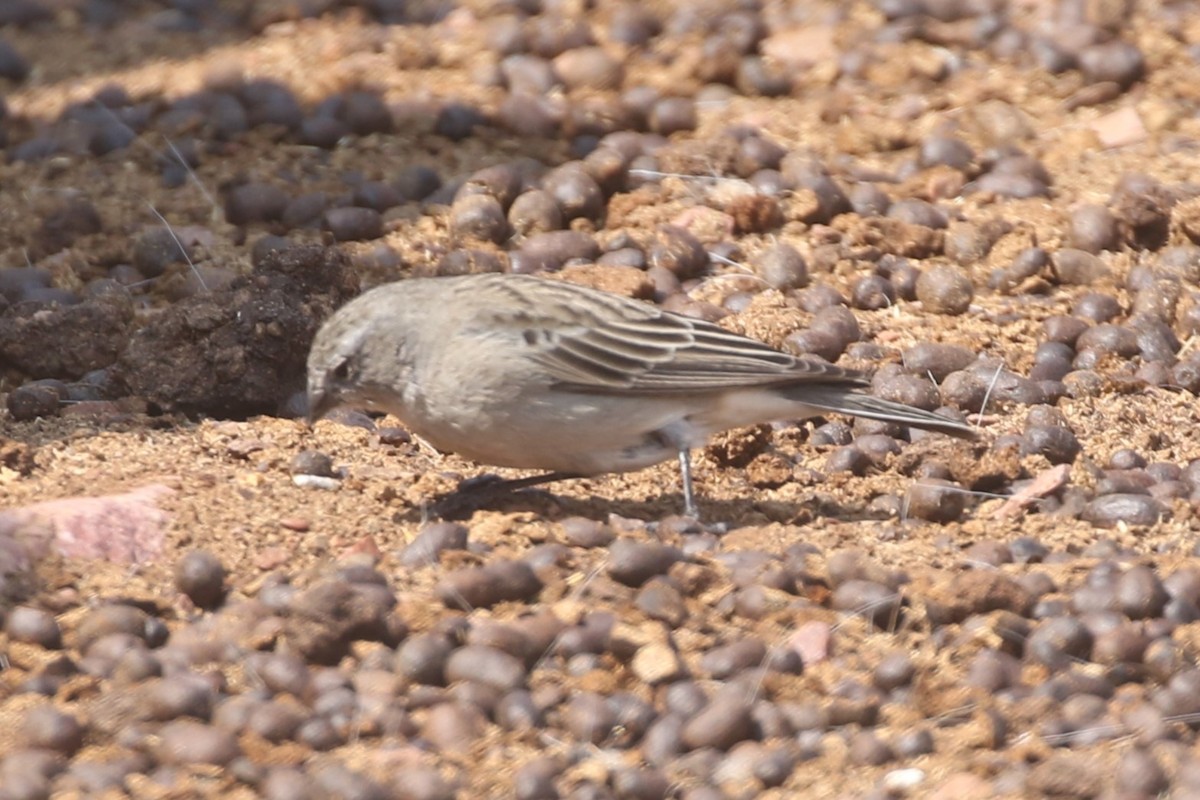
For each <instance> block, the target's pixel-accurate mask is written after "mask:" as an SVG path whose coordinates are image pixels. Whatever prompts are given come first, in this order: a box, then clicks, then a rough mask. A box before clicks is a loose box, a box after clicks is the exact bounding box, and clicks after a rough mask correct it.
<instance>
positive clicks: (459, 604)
mask: <svg viewBox="0 0 1200 800" xmlns="http://www.w3.org/2000/svg"><path fill="white" fill-rule="evenodd" d="M541 590H542V582H541V580H540V579H539V578H538V576H537V575H536V574H535V573H534V571H533V569H532V568H531V567H530V566H529V565H528V564H527V563H525V562H524V561H493V562H492V563H490V564H488V565H486V566H483V567H469V568H466V569H460V570H456V571H454V572H451V573H450V574H449V575H446V576H445V577H444V578H443V579H442V580H441V581H439V583H438V586H437V592H438V597H439V598H440V599H441V601H442V603H443V604H445V605H446V607H447V608H458V609H462V610H464V611H470V610H473V609H475V608H490V607H491V606H494V605H496V604H497V603H503V602H506V601H509V600H528V599H531V598H532V597H533V596H535V595H536V594H537V593H538V592H540V591H541Z"/></svg>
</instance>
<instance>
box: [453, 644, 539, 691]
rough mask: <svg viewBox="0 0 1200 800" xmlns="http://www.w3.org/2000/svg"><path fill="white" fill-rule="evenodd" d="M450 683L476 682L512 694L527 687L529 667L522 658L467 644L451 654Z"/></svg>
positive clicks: (490, 648)
mask: <svg viewBox="0 0 1200 800" xmlns="http://www.w3.org/2000/svg"><path fill="white" fill-rule="evenodd" d="M445 674H446V680H447V681H448V682H451V683H453V682H455V681H472V682H475V683H480V684H483V685H485V686H490V687H492V688H495V689H499V690H500V691H502V692H509V691H511V690H513V689H518V688H520V687H522V686H523V685H524V684H525V665H524V664H523V663H522V661H521V659H518V658H516V657H514V656H512V655H510V654H508V653H506V652H504V651H502V650H498V649H496V648H494V647H483V646H479V645H467V646H465V647H460V648H458V649H457V650H455V651H454V652H453V653H451V654H450V657H449V658H448V659H447V660H446V667H445Z"/></svg>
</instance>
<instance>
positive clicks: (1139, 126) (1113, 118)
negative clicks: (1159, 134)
mask: <svg viewBox="0 0 1200 800" xmlns="http://www.w3.org/2000/svg"><path fill="white" fill-rule="evenodd" d="M1091 127H1092V130H1093V131H1095V132H1096V136H1097V137H1098V138H1099V139H1100V143H1101V144H1102V145H1104V146H1105V147H1123V146H1125V145H1127V144H1137V143H1138V142H1143V141H1145V140H1146V126H1145V125H1144V124H1143V123H1142V117H1141V115H1140V114H1138V112H1137V109H1136V108H1134V107H1133V106H1126V107H1125V108H1118V109H1117V110H1116V111H1113V112H1112V113H1109V114H1105V115H1104V116H1103V117H1100V118H1098V119H1096V120H1095V121H1093V122H1092V125H1091Z"/></svg>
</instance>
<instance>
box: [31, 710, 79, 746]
mask: <svg viewBox="0 0 1200 800" xmlns="http://www.w3.org/2000/svg"><path fill="white" fill-rule="evenodd" d="M20 736H21V742H22V744H23V745H25V746H27V747H36V748H42V749H46V750H51V751H54V752H56V753H62V754H63V755H66V756H71V755H74V753H75V751H77V750H78V749H79V748H80V747H82V746H83V737H84V727H83V725H82V724H80V722H79V720H78V719H76V718H75V717H74V716H72V715H71V714H68V713H66V712H64V711H60V710H58V709H57V708H54V707H53V706H51V705H39V706H34V707H33V708H31V709H29V711H27V712H25V719H24V721H23V722H22V723H21V728H20Z"/></svg>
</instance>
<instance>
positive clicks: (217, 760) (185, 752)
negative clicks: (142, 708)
mask: <svg viewBox="0 0 1200 800" xmlns="http://www.w3.org/2000/svg"><path fill="white" fill-rule="evenodd" d="M155 753H156V755H157V756H158V758H159V760H160V761H162V762H163V763H165V764H214V765H217V766H224V765H226V764H228V763H229V762H231V761H233V760H234V759H235V758H237V757H238V756H239V755H241V749H240V747H239V746H238V743H237V739H236V738H235V737H234V735H233V734H232V733H230V732H228V731H223V730H220V729H218V728H214V727H212V726H210V725H205V724H204V723H201V722H196V721H194V720H187V719H179V720H174V721H171V722H168V723H166V724H165V725H163V726H162V728H161V729H159V732H158V741H157V744H156V746H155Z"/></svg>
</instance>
